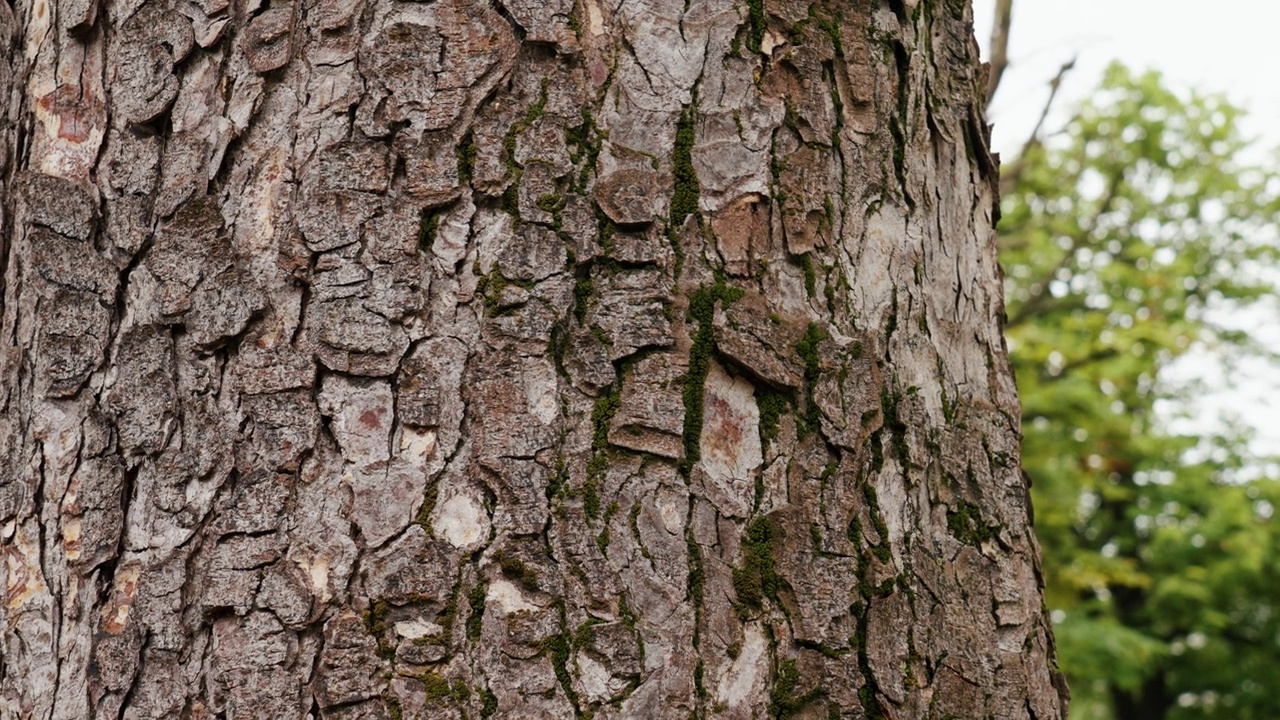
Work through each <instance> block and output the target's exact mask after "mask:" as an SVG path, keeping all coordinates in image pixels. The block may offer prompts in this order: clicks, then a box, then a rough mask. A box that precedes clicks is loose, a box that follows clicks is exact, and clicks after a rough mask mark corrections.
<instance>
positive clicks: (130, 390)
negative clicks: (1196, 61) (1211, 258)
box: [0, 0, 1065, 720]
mask: <svg viewBox="0 0 1280 720" xmlns="http://www.w3.org/2000/svg"><path fill="white" fill-rule="evenodd" d="M0 38H3V40H4V45H3V47H4V48H5V59H6V61H5V62H4V63H2V64H0V70H2V71H3V75H0V87H2V89H3V90H4V93H3V96H2V97H4V98H5V99H6V103H5V105H4V110H3V112H4V113H5V120H6V122H5V124H4V125H3V136H2V138H0V141H2V143H3V153H2V155H0V157H3V158H4V162H5V164H4V166H3V168H2V169H3V174H2V178H3V179H2V181H3V195H2V196H3V232H2V233H0V243H2V244H0V257H2V258H3V260H2V261H0V262H3V265H2V266H0V273H2V275H3V283H4V285H3V315H2V321H0V322H2V326H0V353H2V355H0V377H2V378H3V379H2V380H0V409H2V412H0V458H3V460H0V462H2V463H3V465H2V466H0V474H2V475H0V541H2V542H3V546H2V548H0V550H2V552H3V555H4V562H3V564H0V573H2V574H3V576H4V588H5V602H4V606H3V609H2V610H0V618H2V619H3V625H4V631H3V632H4V634H3V640H2V642H3V644H2V645H0V716H3V717H4V718H41V719H43V718H89V717H93V718H178V717H180V718H210V717H225V718H275V717H278V718H295V717H318V718H344V719H352V718H464V717H465V718H485V717H491V716H492V717H512V718H515V717H520V718H524V717H528V718H567V717H595V718H608V717H618V718H667V717H672V718H689V717H698V718H702V717H716V718H721V717H722V718H750V717H762V716H769V717H793V716H794V717H832V718H834V717H847V718H893V719H894V720H902V719H903V718H945V717H966V718H977V717H996V718H1040V719H1044V718H1059V717H1062V716H1063V714H1064V705H1065V690H1064V689H1063V688H1062V687H1061V684H1060V682H1059V681H1058V680H1057V679H1056V678H1057V677H1058V676H1057V675H1056V672H1055V670H1054V669H1053V642H1052V637H1051V634H1050V629H1049V625H1048V622H1047V620H1046V618H1045V615H1044V613H1043V611H1042V604H1041V597H1040V576H1039V569H1038V550H1037V547H1036V544H1035V540H1034V537H1033V536H1032V534H1031V531H1030V527H1029V511H1030V508H1029V507H1028V501H1027V495H1026V490H1027V489H1026V487H1025V486H1024V483H1023V481H1022V479H1021V476H1020V473H1019V467H1018V466H1019V461H1018V457H1019V455H1018V448H1019V431H1018V420H1017V418H1018V416H1019V412H1018V404H1017V398H1016V393H1015V388H1014V384H1013V378H1012V376H1011V372H1010V369H1009V365H1008V363H1007V360H1006V356H1005V350H1004V345H1003V340H1002V338H1001V333H1000V325H999V322H1000V321H999V318H1000V316H1001V314H1002V299H1001V285H1000V273H999V269H998V267H997V265H996V258H995V245H994V233H993V229H992V228H993V221H994V214H995V196H996V181H997V168H996V165H995V163H994V162H993V160H992V158H991V156H990V155H989V154H988V150H987V127H986V125H985V120H984V116H983V108H982V105H983V91H984V88H983V87H982V84H981V80H980V78H979V74H978V60H977V57H976V55H977V50H976V46H975V44H974V43H973V41H972V20H971V16H970V9H969V7H968V3H967V2H963V1H958V0H934V1H920V0H917V1H916V2H911V0H892V1H890V2H888V3H871V2H865V1H859V2H852V3H850V2H835V1H834V0H822V1H819V2H816V3H814V4H812V5H809V4H808V3H802V2H795V1H790V0H785V1H784V0H778V1H775V0H769V1H768V2H764V1H763V0H747V2H735V1H734V0H635V1H634V2H633V1H632V0H627V1H626V2H621V3H613V4H605V3H600V2H597V0H539V1H537V2H534V1H533V0H500V1H498V2H491V1H487V0H436V2H431V3H412V2H397V1H394V0H305V1H298V2H293V3H290V2H280V1H278V0H277V1H275V2H270V3H263V2H259V1H256V0H246V1H245V2H235V3H228V2H226V1H225V0H222V1H220V0H202V1H201V2H193V1H191V0H185V1H180V0H172V1H166V0H121V1H116V0H105V1H104V2H98V0H57V1H54V2H50V1H49V0H35V1H34V2H32V1H31V0H17V1H16V2H14V3H13V4H12V5H10V4H2V3H0Z"/></svg>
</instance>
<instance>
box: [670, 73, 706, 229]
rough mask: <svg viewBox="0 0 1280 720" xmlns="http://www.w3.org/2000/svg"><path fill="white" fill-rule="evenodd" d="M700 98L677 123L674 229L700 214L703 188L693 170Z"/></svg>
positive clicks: (695, 99) (672, 159) (674, 155)
mask: <svg viewBox="0 0 1280 720" xmlns="http://www.w3.org/2000/svg"><path fill="white" fill-rule="evenodd" d="M696 105H697V95H696V93H695V95H694V102H693V104H691V105H689V106H687V107H685V108H684V110H683V111H682V112H681V113H680V120H679V121H678V122H677V123H676V141H675V148H674V150H672V153H671V170H672V173H673V174H674V175H675V191H674V193H673V194H672V196H671V216H670V220H671V227H672V229H673V230H674V229H676V228H679V227H680V226H682V225H684V221H685V218H687V217H689V215H691V214H693V213H696V212H697V211H698V198H699V197H701V188H700V186H699V185H698V173H697V171H695V170H694V168H693V143H694V140H695V132H694V121H695V120H696V118H697V110H696V107H695V106H696Z"/></svg>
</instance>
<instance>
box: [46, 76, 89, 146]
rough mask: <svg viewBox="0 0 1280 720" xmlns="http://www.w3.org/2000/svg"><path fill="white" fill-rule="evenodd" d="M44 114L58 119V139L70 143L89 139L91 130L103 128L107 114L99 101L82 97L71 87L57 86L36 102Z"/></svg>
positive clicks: (85, 96) (75, 87) (79, 91)
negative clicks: (52, 115) (55, 116)
mask: <svg viewBox="0 0 1280 720" xmlns="http://www.w3.org/2000/svg"><path fill="white" fill-rule="evenodd" d="M36 104H37V105H38V106H39V107H40V109H41V110H43V111H45V112H46V113H51V114H54V115H57V116H58V137H60V138H62V139H63V140H66V141H68V142H73V143H82V142H84V141H86V140H88V139H89V135H90V134H92V133H93V131H94V129H95V128H101V127H103V126H105V125H106V120H107V112H106V108H105V107H104V106H103V104H102V101H100V100H99V99H98V98H96V97H94V96H93V95H92V94H89V95H85V94H84V93H82V92H81V90H80V88H79V87H77V86H75V85H60V86H58V89H57V90H54V91H53V92H51V93H46V94H45V95H43V96H41V97H40V98H39V99H38V100H36Z"/></svg>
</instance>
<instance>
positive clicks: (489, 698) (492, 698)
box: [480, 688, 498, 718]
mask: <svg viewBox="0 0 1280 720" xmlns="http://www.w3.org/2000/svg"><path fill="white" fill-rule="evenodd" d="M480 697H481V698H483V702H482V703H481V704H480V717H482V718H487V717H491V716H492V715H493V714H494V713H495V712H497V711H498V696H497V695H494V694H493V691H492V690H490V689H489V688H484V689H483V690H481V691H480Z"/></svg>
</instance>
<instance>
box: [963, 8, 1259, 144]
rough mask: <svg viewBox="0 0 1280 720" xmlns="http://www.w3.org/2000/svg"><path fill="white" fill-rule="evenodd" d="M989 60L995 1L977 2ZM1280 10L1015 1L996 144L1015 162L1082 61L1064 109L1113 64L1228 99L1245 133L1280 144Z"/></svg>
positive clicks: (977, 26)
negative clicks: (1244, 118)
mask: <svg viewBox="0 0 1280 720" xmlns="http://www.w3.org/2000/svg"><path fill="white" fill-rule="evenodd" d="M973 4H974V30H975V32H976V33H977V35H978V42H979V43H980V44H981V45H982V46H983V52H984V55H985V52H986V45H987V40H988V38H989V37H990V35H991V17H992V13H993V8H994V5H995V2H994V0H973ZM1278 33H1280V1H1278V0H1214V2H1204V1H1203V0H1200V1H1198V2H1191V0H1014V2H1013V30H1012V31H1011V33H1010V36H1009V37H1010V40H1009V60H1010V62H1009V69H1008V71H1007V72H1006V74H1005V77H1004V81H1003V82H1002V83H1001V88H1000V92H999V93H998V94H997V95H996V100H995V103H994V104H993V106H992V108H991V113H990V114H991V118H990V119H991V120H992V122H994V123H995V126H996V127H995V133H994V136H993V138H992V143H993V145H995V149H996V150H997V151H1002V152H1006V153H1012V152H1014V151H1016V150H1017V149H1018V147H1020V146H1021V144H1022V142H1023V140H1025V137H1026V135H1027V133H1029V132H1030V131H1031V128H1032V126H1033V125H1034V124H1035V120H1036V117H1037V116H1038V115H1039V113H1040V111H1041V109H1042V108H1043V107H1044V101H1045V98H1046V97H1047V95H1048V82H1049V80H1050V79H1051V78H1052V77H1053V76H1054V74H1055V73H1056V72H1057V70H1058V68H1059V67H1061V65H1062V64H1063V63H1064V62H1066V61H1067V60H1069V59H1071V57H1073V56H1076V57H1077V58H1078V60H1077V62H1076V69H1075V70H1074V71H1072V72H1071V74H1070V75H1069V76H1068V77H1067V79H1066V82H1065V84H1064V86H1063V89H1062V91H1061V93H1060V98H1062V99H1063V100H1066V101H1067V102H1063V103H1061V104H1060V108H1061V109H1062V110H1065V109H1067V107H1068V106H1069V105H1070V101H1072V100H1078V99H1079V98H1080V97H1082V96H1083V95H1085V94H1086V93H1088V91H1089V90H1090V89H1092V88H1093V87H1094V86H1095V85H1096V84H1097V82H1098V80H1099V79H1100V77H1101V75H1102V70H1103V69H1104V68H1105V67H1106V66H1107V64H1108V63H1110V62H1111V61H1112V60H1117V59H1118V60H1120V61H1122V62H1124V63H1125V64H1127V65H1129V66H1130V67H1132V68H1134V69H1135V70H1145V69H1148V68H1151V69H1156V70H1159V71H1161V72H1162V73H1164V74H1165V75H1166V76H1167V77H1168V79H1169V80H1170V81H1172V82H1173V84H1174V85H1176V86H1182V87H1197V88H1199V89H1201V90H1204V91H1217V92H1225V93H1227V95H1228V97H1230V98H1231V99H1232V101H1234V102H1235V103H1236V104H1238V105H1243V106H1244V107H1245V108H1246V109H1248V110H1249V111H1250V115H1251V118H1250V122H1249V124H1248V125H1247V126H1246V130H1247V132H1249V133H1250V134H1252V135H1255V136H1264V137H1265V139H1266V140H1267V141H1268V142H1267V144H1268V145H1270V146H1275V145H1280V80H1278V79H1277V77H1276V76H1277V72H1278V71H1280V39H1278V38H1277V34H1278Z"/></svg>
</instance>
